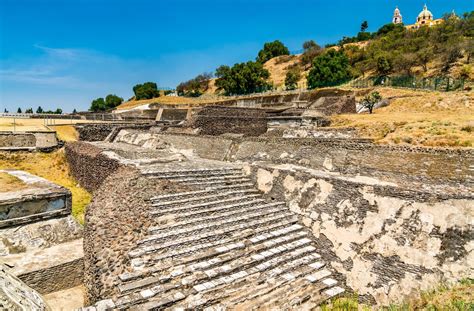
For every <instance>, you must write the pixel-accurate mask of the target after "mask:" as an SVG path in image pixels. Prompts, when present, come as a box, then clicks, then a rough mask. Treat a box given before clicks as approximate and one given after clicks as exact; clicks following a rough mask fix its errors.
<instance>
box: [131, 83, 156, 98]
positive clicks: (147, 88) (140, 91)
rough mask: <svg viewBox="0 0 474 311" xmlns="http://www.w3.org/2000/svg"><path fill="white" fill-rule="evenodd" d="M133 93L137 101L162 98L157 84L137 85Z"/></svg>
mask: <svg viewBox="0 0 474 311" xmlns="http://www.w3.org/2000/svg"><path fill="white" fill-rule="evenodd" d="M133 93H135V99H136V100H140V99H152V98H155V97H159V96H160V92H159V91H158V86H157V85H156V83H155V82H145V83H143V84H137V85H135V86H134V87H133Z"/></svg>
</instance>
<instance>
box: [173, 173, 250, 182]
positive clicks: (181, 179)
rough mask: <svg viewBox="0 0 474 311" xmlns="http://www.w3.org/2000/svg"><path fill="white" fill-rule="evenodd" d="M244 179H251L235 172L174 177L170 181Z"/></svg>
mask: <svg viewBox="0 0 474 311" xmlns="http://www.w3.org/2000/svg"><path fill="white" fill-rule="evenodd" d="M241 179H245V180H247V181H251V179H250V178H249V177H248V176H246V175H243V174H237V175H228V176H227V175H225V176H214V177H213V176H202V177H200V176H199V177H198V176H192V177H183V178H176V179H172V181H175V182H181V183H185V182H210V181H221V182H230V181H232V180H241Z"/></svg>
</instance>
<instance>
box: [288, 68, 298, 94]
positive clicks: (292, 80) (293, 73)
mask: <svg viewBox="0 0 474 311" xmlns="http://www.w3.org/2000/svg"><path fill="white" fill-rule="evenodd" d="M300 80H301V71H300V70H299V68H298V67H294V68H292V69H290V70H288V72H287V73H286V77H285V87H286V89H287V90H295V89H296V88H297V87H298V81H300Z"/></svg>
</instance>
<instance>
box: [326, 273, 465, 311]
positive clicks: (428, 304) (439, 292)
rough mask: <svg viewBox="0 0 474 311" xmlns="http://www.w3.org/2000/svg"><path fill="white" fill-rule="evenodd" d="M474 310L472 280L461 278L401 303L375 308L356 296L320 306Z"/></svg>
mask: <svg viewBox="0 0 474 311" xmlns="http://www.w3.org/2000/svg"><path fill="white" fill-rule="evenodd" d="M377 309H378V310H387V311H409V310H429V311H432V310H450V311H451V310H453V311H471V310H474V280H473V279H463V280H461V281H460V282H459V283H457V284H454V285H450V286H447V285H440V286H439V287H438V288H436V289H433V290H431V291H426V292H422V293H421V294H420V295H419V296H418V297H416V298H413V299H409V300H407V301H405V302H403V303H401V304H392V305H390V306H387V307H381V308H375V307H371V306H367V305H363V304H359V303H358V299H357V297H343V298H338V299H336V300H334V301H332V302H331V303H328V304H325V305H322V306H321V310H323V311H358V310H377Z"/></svg>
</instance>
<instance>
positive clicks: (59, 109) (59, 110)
mask: <svg viewBox="0 0 474 311" xmlns="http://www.w3.org/2000/svg"><path fill="white" fill-rule="evenodd" d="M3 112H4V113H9V111H8V109H7V108H5V110H4V111H3ZM16 113H28V114H33V113H36V114H63V110H62V109H61V108H57V109H56V110H43V108H41V106H38V108H36V112H33V108H27V109H25V111H24V112H23V110H22V109H21V108H20V107H18V109H17V110H16ZM73 113H77V111H76V109H74V111H73Z"/></svg>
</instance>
